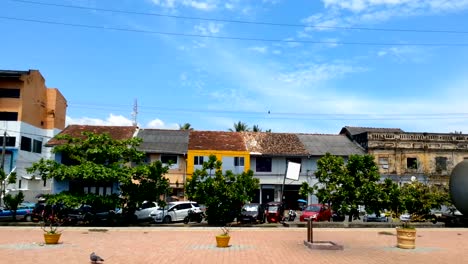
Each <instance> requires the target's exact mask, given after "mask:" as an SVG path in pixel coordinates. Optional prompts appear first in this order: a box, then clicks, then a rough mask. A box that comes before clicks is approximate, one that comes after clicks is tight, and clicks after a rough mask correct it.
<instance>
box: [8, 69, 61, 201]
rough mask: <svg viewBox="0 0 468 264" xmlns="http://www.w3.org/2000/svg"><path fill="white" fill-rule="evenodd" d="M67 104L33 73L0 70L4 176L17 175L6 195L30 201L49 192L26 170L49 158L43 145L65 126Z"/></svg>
mask: <svg viewBox="0 0 468 264" xmlns="http://www.w3.org/2000/svg"><path fill="white" fill-rule="evenodd" d="M66 109H67V101H66V99H65V97H64V96H63V95H62V94H61V93H60V91H59V90H58V89H56V88H48V87H46V85H45V79H44V77H43V76H42V75H41V73H40V72H39V71H37V70H29V71H11V70H0V131H1V136H0V148H2V154H1V161H0V162H1V166H2V167H3V170H4V171H5V173H7V174H9V173H10V172H12V171H15V172H16V173H17V180H16V184H10V185H8V186H7V192H12V193H17V192H18V191H22V192H23V193H24V195H25V200H30V201H33V200H34V199H35V196H36V195H37V194H40V193H49V192H50V191H51V188H52V187H51V181H50V180H43V179H41V178H37V177H35V176H33V175H30V174H28V173H27V172H26V168H28V167H30V166H31V165H32V163H33V162H36V161H38V160H39V159H41V158H45V159H49V158H51V157H52V153H50V149H48V148H43V145H44V143H45V142H47V141H48V140H49V139H51V138H52V137H54V136H55V135H56V134H57V133H59V132H60V131H61V130H62V129H63V128H64V127H65V116H66Z"/></svg>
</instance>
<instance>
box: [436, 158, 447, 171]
mask: <svg viewBox="0 0 468 264" xmlns="http://www.w3.org/2000/svg"><path fill="white" fill-rule="evenodd" d="M435 163H436V172H439V173H440V172H442V171H444V170H447V158H446V157H436V158H435Z"/></svg>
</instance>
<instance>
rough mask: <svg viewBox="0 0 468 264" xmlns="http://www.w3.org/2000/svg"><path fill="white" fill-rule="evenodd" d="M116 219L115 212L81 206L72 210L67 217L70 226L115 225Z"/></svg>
mask: <svg viewBox="0 0 468 264" xmlns="http://www.w3.org/2000/svg"><path fill="white" fill-rule="evenodd" d="M115 219H116V213H115V210H109V209H103V208H93V207H92V206H91V205H86V204H84V205H81V206H80V207H78V208H74V209H71V210H70V211H69V212H68V214H67V217H66V220H67V222H68V223H70V224H98V223H109V224H111V223H113V221H115Z"/></svg>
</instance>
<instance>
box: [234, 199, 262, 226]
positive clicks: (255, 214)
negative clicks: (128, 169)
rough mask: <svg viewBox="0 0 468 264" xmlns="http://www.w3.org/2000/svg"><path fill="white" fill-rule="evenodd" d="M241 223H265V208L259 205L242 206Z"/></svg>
mask: <svg viewBox="0 0 468 264" xmlns="http://www.w3.org/2000/svg"><path fill="white" fill-rule="evenodd" d="M239 222H241V223H242V224H245V223H254V224H255V223H265V208H264V207H263V205H261V204H258V203H248V204H245V205H244V206H242V209H241V213H240V216H239Z"/></svg>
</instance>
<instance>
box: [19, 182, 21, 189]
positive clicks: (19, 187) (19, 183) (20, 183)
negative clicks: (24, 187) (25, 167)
mask: <svg viewBox="0 0 468 264" xmlns="http://www.w3.org/2000/svg"><path fill="white" fill-rule="evenodd" d="M18 189H21V180H18Z"/></svg>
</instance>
